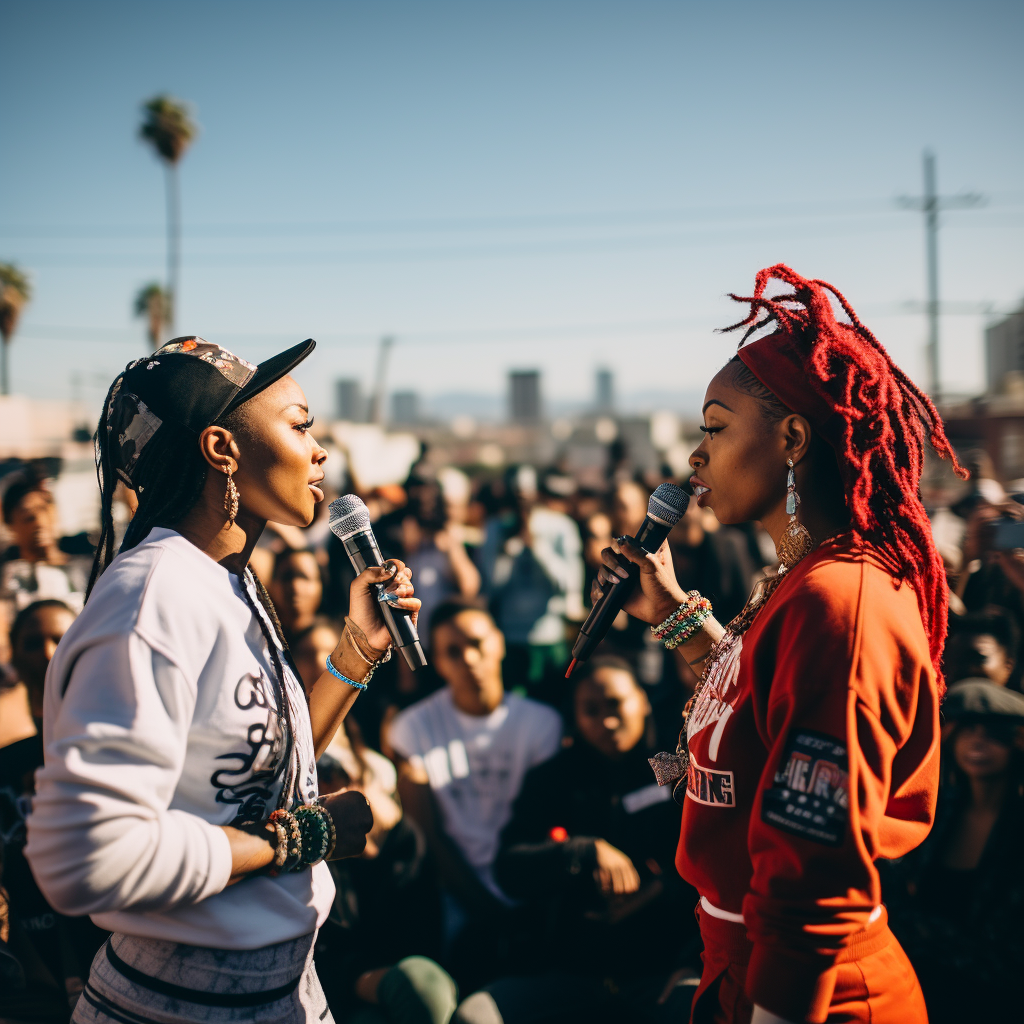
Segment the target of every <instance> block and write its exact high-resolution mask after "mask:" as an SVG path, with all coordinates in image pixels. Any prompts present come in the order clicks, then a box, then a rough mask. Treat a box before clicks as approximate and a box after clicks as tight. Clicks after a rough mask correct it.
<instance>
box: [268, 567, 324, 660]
mask: <svg viewBox="0 0 1024 1024" xmlns="http://www.w3.org/2000/svg"><path fill="white" fill-rule="evenodd" d="M323 594H324V587H323V582H322V580H321V578H320V566H319V565H318V564H317V561H316V555H314V554H313V552H312V551H292V552H289V553H288V554H287V555H281V556H279V557H278V559H277V561H276V562H275V564H274V578H273V580H272V581H271V586H270V596H271V598H272V599H273V602H274V607H275V608H276V609H277V612H278V615H280V617H281V622H282V624H283V625H284V627H285V629H287V630H288V631H289V632H291V631H292V630H297V629H302V628H304V627H305V626H306V625H308V624H309V623H310V622H312V620H313V616H315V615H316V613H317V610H318V609H319V607H320V601H321V599H322V598H323ZM332 649H333V648H332Z"/></svg>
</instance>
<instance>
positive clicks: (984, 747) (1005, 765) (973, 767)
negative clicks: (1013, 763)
mask: <svg viewBox="0 0 1024 1024" xmlns="http://www.w3.org/2000/svg"><path fill="white" fill-rule="evenodd" d="M1012 755H1013V747H1012V746H1011V745H1010V744H1009V743H1005V742H1002V741H1001V740H1000V739H999V738H997V737H996V736H994V735H993V733H992V730H990V729H987V728H986V727H985V724H984V723H983V722H977V723H975V724H974V725H964V726H961V727H960V729H959V730H958V732H957V734H956V739H955V740H954V741H953V758H954V759H955V760H956V764H957V767H958V768H959V769H960V770H961V771H962V772H963V773H964V774H965V775H966V776H967V777H968V778H970V779H987V778H991V777H992V776H997V775H1005V774H1006V773H1007V772H1008V771H1009V770H1010V758H1011V757H1012Z"/></svg>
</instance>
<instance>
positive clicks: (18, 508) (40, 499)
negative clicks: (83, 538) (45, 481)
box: [8, 491, 57, 559]
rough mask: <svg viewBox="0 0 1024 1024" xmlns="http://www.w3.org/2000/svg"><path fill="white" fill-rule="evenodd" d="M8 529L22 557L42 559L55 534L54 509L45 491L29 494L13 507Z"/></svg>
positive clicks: (51, 499) (50, 498)
mask: <svg viewBox="0 0 1024 1024" xmlns="http://www.w3.org/2000/svg"><path fill="white" fill-rule="evenodd" d="M8 528H9V529H10V531H11V534H12V535H13V537H14V543H15V544H17V545H18V549H19V551H20V552H21V557H22V558H29V559H35V558H38V557H41V556H42V554H43V553H44V552H45V551H46V549H47V548H49V547H51V546H52V545H53V543H54V538H55V536H56V531H57V506H56V505H55V504H54V501H53V495H52V494H49V493H48V492H46V491H29V492H28V494H26V495H25V497H24V498H22V499H21V501H19V502H18V504H17V505H15V507H14V510H13V512H12V513H11V521H10V523H9V524H8Z"/></svg>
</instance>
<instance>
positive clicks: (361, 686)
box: [326, 654, 376, 700]
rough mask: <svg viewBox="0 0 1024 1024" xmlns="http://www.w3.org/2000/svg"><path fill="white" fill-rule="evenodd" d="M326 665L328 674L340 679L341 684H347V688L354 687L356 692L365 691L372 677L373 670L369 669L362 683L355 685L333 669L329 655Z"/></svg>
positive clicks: (351, 680)
mask: <svg viewBox="0 0 1024 1024" xmlns="http://www.w3.org/2000/svg"><path fill="white" fill-rule="evenodd" d="M326 664H327V671H328V672H330V673H331V675H332V676H334V678H335V679H340V680H341V681H342V682H343V683H348V685H349V686H354V687H355V688H356V689H357V690H365V689H366V686H367V683H369V681H370V677H371V676H372V675H373V669H372V668H371V669H370V671H369V672H367V673H366V675H365V676H364V677H363V681H362V682H361V683H357V682H356V681H355V680H354V679H349V677H348V676H346V675H343V674H342V673H341V672H339V671H338V670H337V669H336V668H335V667H334V663H333V662H332V661H331V656H330V655H329V654H328V655H327V663H326ZM374 667H376V666H374ZM367 700H369V698H367Z"/></svg>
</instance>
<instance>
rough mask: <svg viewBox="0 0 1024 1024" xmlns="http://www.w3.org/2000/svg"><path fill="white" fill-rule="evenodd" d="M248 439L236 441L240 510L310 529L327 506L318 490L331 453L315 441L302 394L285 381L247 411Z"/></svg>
mask: <svg viewBox="0 0 1024 1024" xmlns="http://www.w3.org/2000/svg"><path fill="white" fill-rule="evenodd" d="M244 412H245V419H246V427H247V429H246V432H245V435H244V436H243V437H241V438H239V439H238V447H239V458H238V471H237V472H236V473H235V475H234V479H235V486H236V487H237V488H238V495H239V507H240V509H244V510H245V511H246V512H248V513H249V514H251V515H252V516H253V517H255V518H257V519H266V520H269V521H270V522H274V523H283V524H285V525H287V526H308V525H309V524H310V523H311V522H312V521H313V510H314V509H315V508H316V503H317V502H318V501H323V498H324V492H323V491H322V490H321V488H320V484H321V483H322V482H323V479H324V471H323V464H324V462H325V461H326V459H327V452H325V451H324V449H323V448H321V447H320V445H319V444H317V442H316V441H315V440H314V438H313V435H312V433H310V427H311V426H312V425H313V420H312V417H311V416H310V415H309V406H308V403H307V402H306V396H305V395H304V394H303V391H302V388H300V387H299V385H298V384H297V383H296V382H295V381H294V380H293V379H292V378H291V377H282V378H281V379H280V380H279V381H275V382H274V383H273V384H271V385H270V387H269V388H267V389H266V390H265V391H262V392H261V393H260V394H258V395H257V396H256V397H255V398H253V399H250V401H248V402H246V404H245V406H244Z"/></svg>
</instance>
